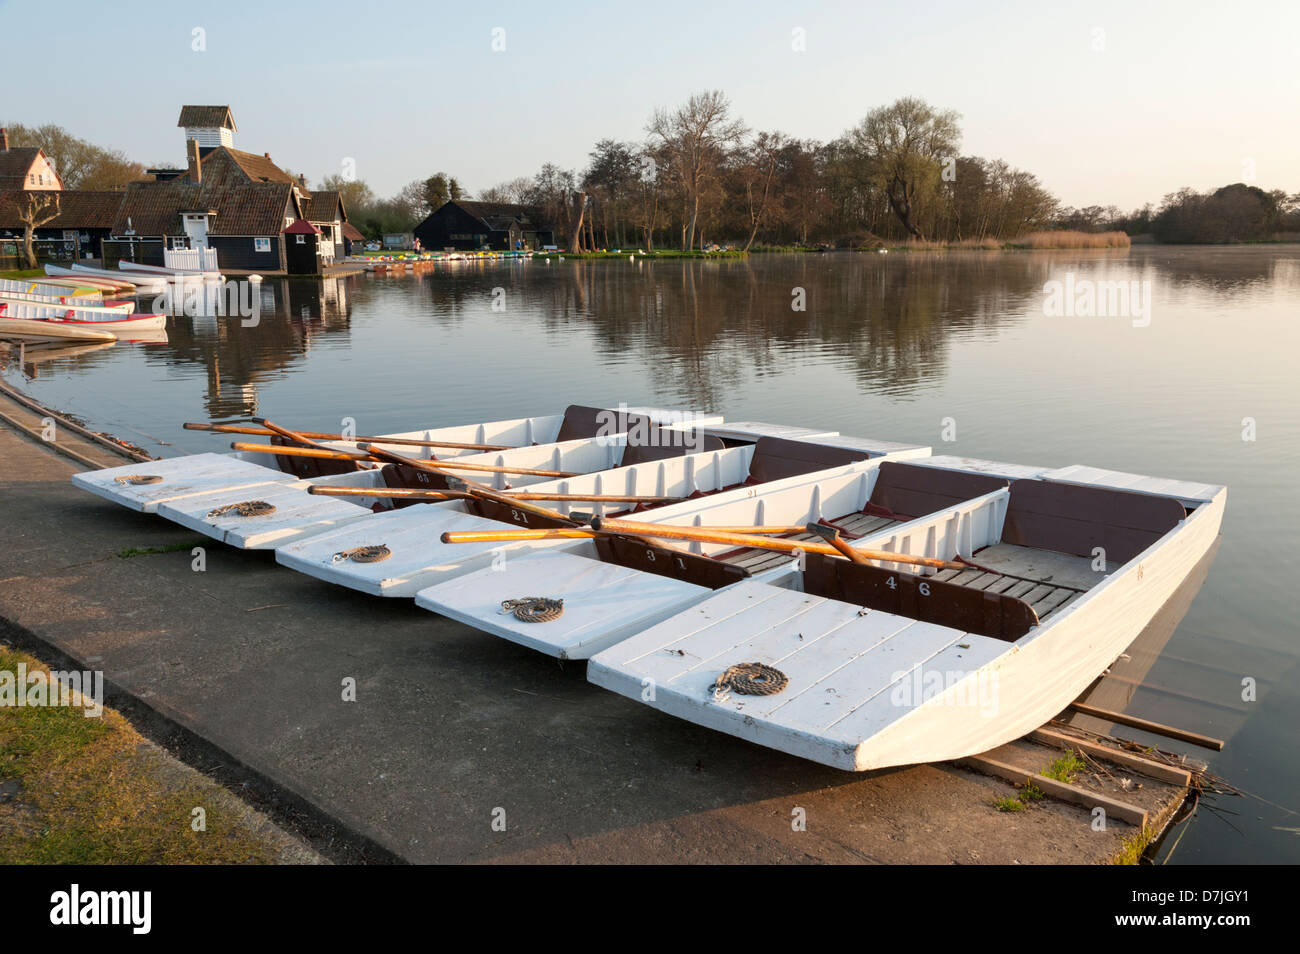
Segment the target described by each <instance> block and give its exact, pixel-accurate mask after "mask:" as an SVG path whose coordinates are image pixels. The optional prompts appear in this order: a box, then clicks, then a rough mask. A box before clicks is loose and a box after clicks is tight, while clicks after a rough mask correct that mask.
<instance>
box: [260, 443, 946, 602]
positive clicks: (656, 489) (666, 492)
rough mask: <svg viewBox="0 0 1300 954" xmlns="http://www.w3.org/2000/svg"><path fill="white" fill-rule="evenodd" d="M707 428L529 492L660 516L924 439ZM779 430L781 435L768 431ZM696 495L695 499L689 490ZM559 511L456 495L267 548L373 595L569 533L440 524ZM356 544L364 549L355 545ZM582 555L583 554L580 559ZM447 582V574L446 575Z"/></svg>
mask: <svg viewBox="0 0 1300 954" xmlns="http://www.w3.org/2000/svg"><path fill="white" fill-rule="evenodd" d="M702 430H703V431H704V432H705V433H706V434H707V435H709V436H711V437H722V438H723V440H724V443H726V444H727V445H728V446H727V447H725V448H723V449H721V450H712V451H707V452H702V453H693V454H690V455H680V456H675V457H671V458H664V459H660V460H658V461H654V462H653V463H652V464H650V465H644V466H643V465H638V466H635V467H622V468H619V469H615V470H610V471H606V472H603V473H591V474H587V475H584V476H578V477H570V478H566V479H564V480H556V481H554V482H551V483H549V484H547V483H542V484H534V485H532V486H529V487H527V488H525V489H526V490H527V491H530V492H533V493H548V492H552V493H557V494H565V495H571V496H577V497H580V498H583V499H580V500H577V501H561V502H555V503H549V504H548V503H545V502H542V503H541V506H543V507H546V508H547V509H550V510H553V511H555V512H557V513H559V514H562V515H566V516H567V515H569V514H571V513H572V512H573V511H575V510H576V511H586V512H593V513H598V514H609V513H618V512H622V511H626V510H627V509H628V505H626V504H618V503H608V504H606V503H601V502H590V501H588V500H587V499H586V497H587V496H589V495H649V496H660V497H667V498H670V500H669V501H668V502H665V503H664V504H662V505H650V506H638V507H637V508H636V509H637V516H638V518H642V517H644V518H645V519H668V518H669V517H671V515H672V514H674V513H679V512H681V510H682V508H688V509H689V508H692V507H693V506H695V505H696V500H699V499H704V500H708V501H710V502H715V501H724V500H735V499H746V498H751V497H753V496H755V495H757V494H760V493H761V492H762V491H763V485H765V484H768V483H771V482H779V481H782V480H785V479H787V478H789V477H791V476H792V475H797V474H807V473H811V472H819V471H827V470H828V469H839V470H845V469H848V470H854V469H857V468H860V467H865V466H867V464H868V462H869V461H872V460H873V459H880V458H882V457H886V456H890V455H898V456H900V457H906V456H916V455H928V454H929V448H927V447H918V446H915V445H899V444H894V443H892V442H888V441H873V440H864V439H860V438H851V437H841V436H839V435H837V434H835V433H834V432H833V431H831V432H826V431H821V432H818V431H815V430H812V429H800V428H790V427H784V426H774V425H764V424H761V423H754V422H747V423H742V424H735V423H732V424H724V425H719V426H707V427H704V428H702ZM774 434H779V435H781V436H774ZM692 498H695V499H692ZM568 525H569V523H568V521H566V520H555V519H553V518H552V519H549V520H548V519H546V518H542V517H539V516H538V515H537V514H536V513H532V512H524V511H516V508H512V507H510V506H509V504H508V503H503V502H500V501H492V500H456V501H448V502H446V503H436V504H428V505H423V506H418V507H409V508H407V509H404V510H398V511H393V512H388V513H381V514H378V515H376V516H374V517H371V518H368V519H366V520H364V521H357V522H354V523H351V524H349V525H347V526H343V527H340V528H338V529H337V530H331V531H327V532H325V533H322V534H317V535H314V536H311V537H308V538H306V539H304V540H301V541H298V542H291V543H287V544H284V545H282V546H280V547H278V548H277V550H276V560H277V562H279V563H281V564H283V565H284V566H288V567H291V568H292V569H295V570H298V571H299V572H302V573H306V574H308V575H311V576H315V577H317V578H319V579H322V580H326V581H328V582H331V583H337V584H339V585H342V586H347V587H349V588H352V589H356V590H360V591H361V592H365V593H371V594H374V595H377V596H390V597H410V596H414V595H415V594H416V593H418V592H419V591H420V590H422V589H424V588H426V587H428V586H430V585H432V584H435V583H439V582H442V581H448V580H453V581H454V580H456V579H457V578H459V577H462V576H465V575H466V574H470V573H473V572H475V571H477V570H478V569H479V568H481V567H484V566H485V565H487V564H489V563H491V562H492V560H493V559H494V557H496V556H497V555H498V554H501V553H504V552H506V551H507V550H509V551H510V554H511V555H510V560H509V563H508V565H509V566H513V565H514V563H515V561H517V560H520V559H524V558H526V557H527V555H528V554H529V553H530V552H531V551H533V550H538V549H550V548H551V547H564V546H567V545H572V543H573V541H571V540H558V541H557V540H541V541H522V542H514V543H511V542H486V543H483V544H458V545H454V546H449V545H446V544H443V543H442V542H441V540H440V537H441V535H442V534H443V533H446V532H465V531H470V532H488V533H490V532H494V531H510V530H513V529H516V528H523V529H528V530H535V529H539V528H540V529H545V528H551V529H554V528H562V527H564V526H568ZM379 545H382V546H384V547H385V549H386V550H387V551H388V554H389V555H388V556H387V557H386V558H385V559H384V560H383V566H382V567H380V566H379V565H378V564H376V563H365V562H361V561H357V560H344V559H338V558H337V554H340V553H353V552H358V548H366V547H373V546H379ZM361 552H364V550H362V551H361ZM588 562H590V561H588ZM453 585H454V584H453Z"/></svg>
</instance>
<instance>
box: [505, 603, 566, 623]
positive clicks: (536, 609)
mask: <svg viewBox="0 0 1300 954" xmlns="http://www.w3.org/2000/svg"><path fill="white" fill-rule="evenodd" d="M501 609H502V610H504V611H505V612H507V613H514V614H515V619H517V620H519V621H521V622H524V623H549V622H550V621H551V620H554V619H559V618H560V617H561V616H563V615H564V600H553V599H551V598H550V597H547V596H523V597H520V598H519V599H517V600H502V601H501Z"/></svg>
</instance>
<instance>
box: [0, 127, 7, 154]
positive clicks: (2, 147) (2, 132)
mask: <svg viewBox="0 0 1300 954" xmlns="http://www.w3.org/2000/svg"><path fill="white" fill-rule="evenodd" d="M8 150H9V130H7V129H0V152H7V151H8Z"/></svg>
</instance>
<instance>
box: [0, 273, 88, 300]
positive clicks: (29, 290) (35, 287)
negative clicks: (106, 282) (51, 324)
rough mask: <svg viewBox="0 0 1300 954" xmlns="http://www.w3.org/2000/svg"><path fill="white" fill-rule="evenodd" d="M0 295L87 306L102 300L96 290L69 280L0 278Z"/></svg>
mask: <svg viewBox="0 0 1300 954" xmlns="http://www.w3.org/2000/svg"><path fill="white" fill-rule="evenodd" d="M0 295H44V296H45V297H47V298H55V299H59V300H60V301H74V302H79V303H83V304H87V305H94V304H98V303H100V302H102V301H103V298H104V293H103V292H102V291H101V290H100V289H98V288H90V287H88V286H86V285H78V284H77V283H76V282H75V281H71V280H69V281H68V282H67V283H66V284H62V283H60V282H59V281H58V280H57V279H50V280H48V281H46V280H42V281H29V280H26V279H21V278H0Z"/></svg>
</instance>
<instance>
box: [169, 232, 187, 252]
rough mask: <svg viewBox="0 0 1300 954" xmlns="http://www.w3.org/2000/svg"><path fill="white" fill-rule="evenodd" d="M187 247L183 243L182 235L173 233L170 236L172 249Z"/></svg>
mask: <svg viewBox="0 0 1300 954" xmlns="http://www.w3.org/2000/svg"><path fill="white" fill-rule="evenodd" d="M187 247H188V246H187V245H186V244H185V239H184V238H182V237H181V236H179V235H173V236H172V248H173V249H177V248H187Z"/></svg>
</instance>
